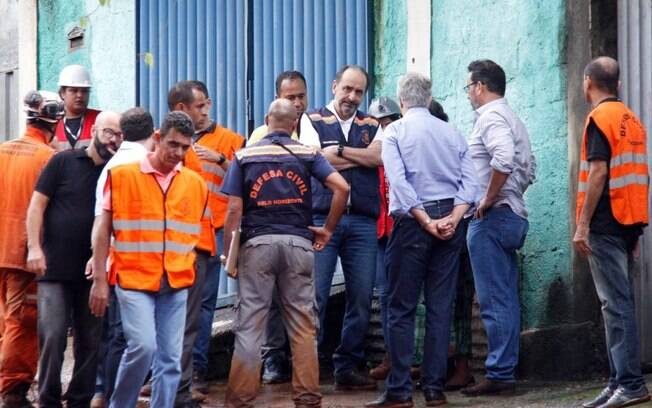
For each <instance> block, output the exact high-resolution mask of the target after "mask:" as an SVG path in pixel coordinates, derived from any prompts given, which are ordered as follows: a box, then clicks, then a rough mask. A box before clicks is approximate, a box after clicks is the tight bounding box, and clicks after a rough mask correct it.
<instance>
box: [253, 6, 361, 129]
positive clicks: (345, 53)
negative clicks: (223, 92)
mask: <svg viewBox="0 0 652 408" xmlns="http://www.w3.org/2000/svg"><path fill="white" fill-rule="evenodd" d="M252 26H253V27H252V30H253V34H252V36H253V55H252V65H253V118H252V119H253V122H254V125H255V126H258V125H260V124H262V123H263V119H264V116H265V112H266V109H267V106H268V105H269V103H270V102H271V101H272V100H273V99H274V95H275V89H274V80H275V78H276V75H278V74H279V73H281V72H282V71H285V70H289V69H293V70H298V71H301V72H302V73H303V74H304V75H305V76H306V81H307V82H308V97H309V106H310V107H319V106H324V105H325V104H327V103H328V102H329V101H330V99H331V98H332V93H331V82H332V81H333V78H334V77H335V72H336V71H337V69H338V68H339V67H340V66H342V65H344V64H359V65H361V66H363V67H365V68H366V67H368V65H369V50H368V47H369V38H368V0H253V24H252Z"/></svg>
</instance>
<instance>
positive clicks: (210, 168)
mask: <svg viewBox="0 0 652 408" xmlns="http://www.w3.org/2000/svg"><path fill="white" fill-rule="evenodd" d="M201 169H202V170H204V171H205V172H207V173H211V174H213V175H215V176H218V177H224V169H223V168H222V166H219V165H217V164H211V163H206V162H202V164H201Z"/></svg>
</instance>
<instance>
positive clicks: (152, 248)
mask: <svg viewBox="0 0 652 408" xmlns="http://www.w3.org/2000/svg"><path fill="white" fill-rule="evenodd" d="M194 247H195V245H194V244H180V243H178V242H175V241H165V242H152V241H147V242H144V241H137V242H128V241H127V242H125V241H115V250H116V251H118V252H154V253H161V252H163V251H171V252H178V253H180V254H186V253H188V252H190V251H192V249H193V248H194Z"/></svg>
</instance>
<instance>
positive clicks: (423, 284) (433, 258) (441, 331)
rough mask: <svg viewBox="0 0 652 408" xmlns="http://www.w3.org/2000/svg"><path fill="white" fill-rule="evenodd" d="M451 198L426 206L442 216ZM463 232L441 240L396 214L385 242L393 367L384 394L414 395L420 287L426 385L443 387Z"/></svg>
mask: <svg viewBox="0 0 652 408" xmlns="http://www.w3.org/2000/svg"><path fill="white" fill-rule="evenodd" d="M452 209H453V202H452V200H450V202H447V203H445V204H442V205H439V206H437V205H434V206H432V207H427V208H426V211H427V212H428V214H429V215H430V217H432V218H435V219H436V218H442V217H444V216H446V215H447V214H449V213H450V212H451V211H452ZM463 243H464V241H463V232H462V230H461V229H457V230H456V232H455V234H454V235H453V237H452V238H451V239H449V240H445V241H442V240H440V239H438V238H435V237H434V236H432V235H430V234H429V233H428V232H426V231H425V230H424V229H423V228H421V226H420V225H419V224H418V223H417V221H416V220H415V219H414V218H411V217H407V216H404V217H401V218H397V219H396V222H395V224H394V230H393V231H392V235H391V237H390V239H389V244H388V246H387V258H386V265H387V276H388V291H389V316H388V326H389V356H390V360H391V371H390V374H389V377H388V378H387V382H386V385H387V387H386V389H387V394H388V395H391V396H392V397H395V398H399V399H404V398H407V397H410V396H411V395H412V380H411V378H410V367H412V362H413V360H414V325H415V315H416V310H417V305H418V304H419V300H420V297H421V290H422V289H423V292H424V299H425V305H426V322H425V326H426V331H425V339H427V340H426V341H424V345H423V362H422V365H421V387H422V389H423V390H424V391H442V390H443V389H444V383H445V382H446V364H447V355H448V342H449V337H450V319H451V307H452V304H453V297H454V294H455V285H456V284H457V271H458V265H459V257H460V251H461V248H462V245H463Z"/></svg>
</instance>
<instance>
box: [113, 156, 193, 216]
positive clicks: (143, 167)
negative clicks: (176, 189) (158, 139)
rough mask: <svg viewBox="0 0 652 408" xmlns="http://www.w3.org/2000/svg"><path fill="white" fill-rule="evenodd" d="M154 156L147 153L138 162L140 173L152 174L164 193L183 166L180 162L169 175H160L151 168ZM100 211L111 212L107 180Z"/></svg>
mask: <svg viewBox="0 0 652 408" xmlns="http://www.w3.org/2000/svg"><path fill="white" fill-rule="evenodd" d="M153 156H154V153H148V154H147V155H146V156H145V157H144V158H143V159H142V160H141V161H140V171H142V172H143V173H145V174H153V175H154V178H156V182H157V183H158V185H159V186H161V190H163V191H164V192H165V191H167V190H168V187H170V183H171V182H172V178H174V176H175V175H176V174H177V173H178V172H180V171H181V167H183V164H182V163H181V162H179V163H177V165H176V166H174V168H173V169H172V171H170V172H169V173H161V172H160V171H158V170H156V169H155V168H154V166H152V157H153ZM102 209H104V210H105V211H111V180H110V179H109V180H107V182H106V186H105V188H104V198H103V202H102Z"/></svg>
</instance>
